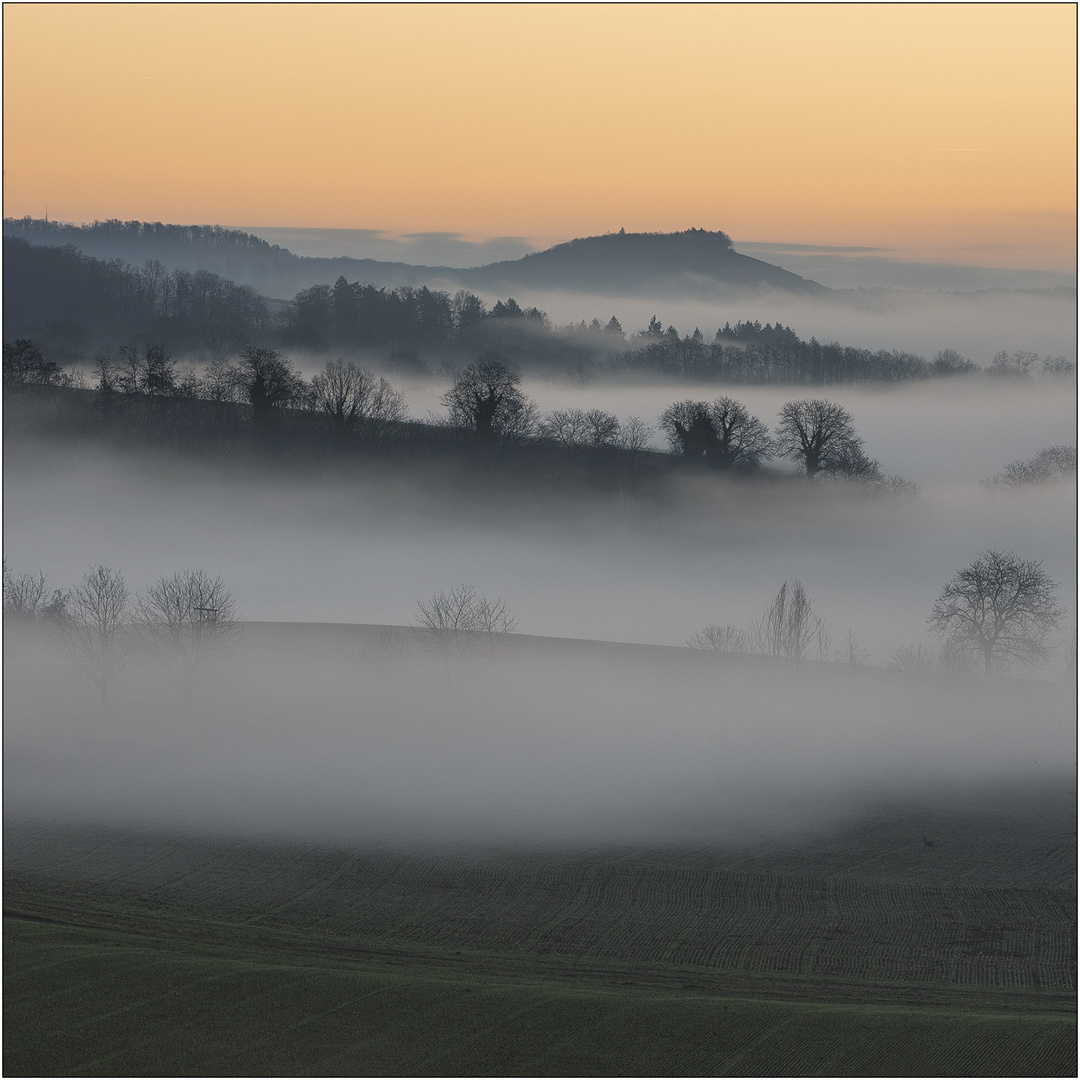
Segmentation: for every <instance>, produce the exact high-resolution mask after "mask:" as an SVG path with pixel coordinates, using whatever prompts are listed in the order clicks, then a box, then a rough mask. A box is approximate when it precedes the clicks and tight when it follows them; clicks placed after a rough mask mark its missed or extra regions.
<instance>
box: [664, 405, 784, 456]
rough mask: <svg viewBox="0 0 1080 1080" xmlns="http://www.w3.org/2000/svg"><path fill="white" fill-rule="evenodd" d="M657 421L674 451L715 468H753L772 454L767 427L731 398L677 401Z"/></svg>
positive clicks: (771, 444)
mask: <svg viewBox="0 0 1080 1080" xmlns="http://www.w3.org/2000/svg"><path fill="white" fill-rule="evenodd" d="M659 423H660V430H661V431H663V432H664V434H665V435H667V437H668V442H669V443H670V444H671V449H672V451H673V452H674V453H677V454H681V455H682V456H683V457H686V458H689V459H691V460H694V461H703V462H706V463H707V464H709V465H712V466H713V467H714V468H717V469H735V468H744V469H756V468H758V466H760V465H761V463H762V462H763V461H766V460H768V459H769V458H771V457H772V456H773V443H772V439H771V438H770V437H769V429H768V428H767V427H766V426H765V425H764V424H763V423H762V422H761V421H760V420H759V419H758V418H757V417H756V416H751V415H750V413H749V412H748V411H747V409H746V407H745V406H744V405H742V404H740V403H739V402H738V401H735V400H734V399H733V398H729V397H719V398H717V399H716V400H715V401H712V402H704V401H678V402H676V403H675V404H674V405H670V406H669V407H668V408H667V409H665V410H664V412H663V413H662V414H661V415H660V422H659Z"/></svg>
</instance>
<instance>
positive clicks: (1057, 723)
mask: <svg viewBox="0 0 1080 1080" xmlns="http://www.w3.org/2000/svg"><path fill="white" fill-rule="evenodd" d="M10 639H11V640H9V643H8V645H7V649H8V650H9V651H8V656H7V659H6V663H5V666H6V668H7V669H8V675H7V679H6V688H5V713H6V722H5V735H6V738H5V805H6V808H7V812H8V813H9V814H14V815H16V816H33V817H42V816H48V817H52V818H61V819H68V820H91V821H96V822H100V823H113V824H124V825H127V826H132V825H134V826H138V827H157V828H161V827H168V828H170V829H174V830H175V829H182V830H211V831H216V832H219V833H240V834H249V835H252V834H254V835H261V836H270V837H285V838H291V839H304V840H322V841H329V840H335V841H339V840H348V841H366V842H372V841H375V842H389V843H397V842H432V841H440V842H445V841H453V842H466V841H480V842H491V841H496V842H517V843H521V842H527V843H560V844H567V843H570V844H576V843H597V842H619V843H630V842H679V841H684V842H687V841H689V842H704V841H710V842H715V841H729V842H730V841H748V840H754V839H757V838H760V837H761V836H763V835H765V834H774V833H776V831H777V830H779V831H780V832H781V833H782V834H791V833H792V832H793V831H794V832H795V833H798V832H799V831H801V830H813V829H814V828H817V827H821V826H825V825H828V824H832V823H833V822H835V821H836V820H837V819H838V818H842V817H845V816H847V815H851V814H856V813H859V812H860V811H863V812H865V810H866V809H867V808H868V807H870V806H873V805H879V804H880V803H881V802H882V800H886V801H889V800H891V801H893V802H901V801H905V802H907V803H909V804H910V803H912V802H914V803H923V804H925V803H928V802H931V803H932V802H936V803H938V804H940V802H941V800H942V799H945V800H947V799H948V798H950V797H953V798H962V797H964V796H965V795H966V796H967V798H968V800H969V801H970V799H971V797H972V794H971V793H972V791H973V790H978V789H979V788H980V786H981V788H982V790H981V791H979V795H978V797H979V798H981V800H982V803H985V804H989V805H992V804H993V802H994V796H993V794H992V793H991V791H992V785H994V784H999V785H1000V784H1002V783H1003V782H1005V783H1006V784H1009V783H1011V784H1016V783H1017V782H1028V783H1030V782H1032V781H1033V780H1035V781H1037V782H1041V783H1042V785H1043V788H1044V789H1054V788H1055V787H1056V788H1060V789H1061V790H1062V791H1064V790H1066V789H1067V788H1068V786H1069V780H1070V776H1071V769H1072V761H1073V732H1072V724H1071V719H1070V701H1071V693H1070V691H1069V688H1067V687H1066V686H1064V685H1063V684H1046V683H1037V682H1030V681H1026V682H1025V681H1018V682H1010V683H998V684H993V685H992V684H988V683H986V682H985V681H984V680H977V679H974V680H973V679H958V680H951V681H950V680H941V679H936V678H932V677H930V678H928V677H926V676H911V675H908V674H904V673H899V672H891V671H882V670H880V669H869V668H863V667H858V666H849V667H842V666H837V665H828V666H822V665H815V664H808V663H803V664H802V665H799V666H792V665H790V664H787V663H785V662H783V661H777V660H766V659H764V658H743V659H733V658H726V659H725V658H722V657H716V656H708V655H705V654H700V653H693V652H690V651H689V650H662V649H647V648H642V647H636V648H635V647H623V648H617V647H612V646H598V645H582V644H580V643H579V644H576V645H573V644H569V643H560V642H550V641H544V640H537V639H529V638H524V637H517V638H513V637H512V638H510V639H509V640H507V641H504V642H502V644H501V645H498V646H497V651H496V652H495V653H494V655H492V654H491V653H490V652H489V651H488V648H487V645H486V644H480V643H477V642H476V641H474V640H471V639H470V640H469V641H468V642H467V643H465V644H464V645H463V644H462V642H461V641H460V640H455V641H451V642H449V643H448V644H447V643H445V642H444V643H443V646H442V647H440V644H439V643H438V642H437V641H435V640H433V639H432V638H431V636H430V635H429V636H428V637H426V638H425V637H421V636H418V635H415V634H410V633H408V632H407V631H403V630H401V629H400V628H399V629H396V630H395V629H393V628H365V629H363V630H360V629H357V628H353V627H327V626H303V627H301V626H282V625H280V624H277V625H266V624H251V625H249V626H248V627H247V629H246V631H245V634H244V636H243V637H242V638H241V639H240V641H239V642H237V643H235V644H234V645H233V646H232V648H231V649H230V650H229V651H228V652H224V651H223V652H221V653H219V654H217V655H215V656H213V657H212V658H211V659H210V660H209V661H208V662H207V663H206V665H205V666H204V667H203V669H202V670H200V671H199V673H198V676H197V681H196V683H195V687H194V693H193V697H192V698H191V700H189V701H188V702H187V704H186V705H185V704H184V703H183V702H182V701H181V699H180V698H179V697H178V695H177V693H176V691H175V689H174V688H172V687H171V686H170V685H169V684H168V683H166V682H165V681H164V680H163V679H161V678H160V676H159V675H158V673H157V671H156V670H155V669H154V668H152V667H150V666H149V665H148V663H147V662H146V661H145V660H142V661H140V660H137V659H134V658H133V659H132V660H131V661H130V662H129V664H128V665H127V667H126V668H125V669H124V671H123V674H122V676H121V678H120V679H118V680H117V682H116V684H115V686H114V688H113V690H112V700H111V701H110V702H109V705H108V708H107V709H103V708H102V705H101V704H100V702H99V701H98V700H96V699H95V698H94V696H93V695H90V694H88V693H87V687H86V685H85V684H84V683H82V682H81V680H80V678H79V676H78V673H77V671H76V670H75V669H74V668H73V666H72V664H71V662H70V659H69V658H68V657H67V656H66V655H65V653H64V652H63V650H62V649H61V648H60V647H59V646H58V645H57V644H56V643H55V642H53V641H48V640H42V639H41V637H40V635H32V634H25V633H24V634H19V633H14V634H11V635H10ZM474 650H475V651H474ZM1044 794H1045V790H1044Z"/></svg>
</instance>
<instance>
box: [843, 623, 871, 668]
mask: <svg viewBox="0 0 1080 1080" xmlns="http://www.w3.org/2000/svg"><path fill="white" fill-rule="evenodd" d="M869 658H870V654H869V653H868V652H867V651H866V650H865V649H861V648H859V642H858V640H857V639H856V637H855V633H854V631H853V630H851V629H849V630H848V632H847V639H846V640H845V642H844V647H843V648H842V649H837V650H836V662H837V663H838V664H863V663H865V662H866V661H867V660H868V659H869Z"/></svg>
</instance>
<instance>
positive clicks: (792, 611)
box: [754, 581, 829, 660]
mask: <svg viewBox="0 0 1080 1080" xmlns="http://www.w3.org/2000/svg"><path fill="white" fill-rule="evenodd" d="M754 640H755V644H756V646H757V650H758V651H759V652H762V653H764V654H765V655H767V656H786V657H789V658H790V659H792V660H802V659H804V658H805V657H806V656H808V655H809V654H810V652H811V651H814V652H815V654H816V656H817V658H818V659H819V660H820V659H823V658H824V657H825V656H826V655H827V654H828V649H829V630H828V625H827V624H826V623H825V622H824V620H822V619H821V618H819V617H818V616H817V615H816V614H815V613H814V602H813V601H812V600H811V599H810V598H809V597H808V596H807V595H806V590H805V589H804V588H803V586H802V583H801V582H799V581H795V582H793V583H792V585H791V588H790V589H789V588H788V583H787V582H786V581H785V582H784V584H783V585H781V586H780V590H779V592H777V594H776V596H775V597H774V598H773V602H772V603H771V604H770V605H769V610H768V611H766V612H765V614H764V615H763V616H762V617H761V620H760V621H759V622H758V624H757V627H756V628H755V633H754Z"/></svg>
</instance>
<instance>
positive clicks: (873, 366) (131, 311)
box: [4, 226, 1073, 386]
mask: <svg viewBox="0 0 1080 1080" xmlns="http://www.w3.org/2000/svg"><path fill="white" fill-rule="evenodd" d="M162 228H169V229H188V231H189V232H190V228H189V227H181V226H168V227H165V226H163V227H162ZM191 228H194V227H191ZM219 232H220V233H221V234H222V236H223V237H225V238H232V237H233V233H232V231H230V230H219ZM211 233H212V235H214V236H216V235H217V232H214V231H213V230H211ZM240 235H245V234H240ZM251 240H252V241H253V242H257V243H258V244H264V242H263V241H256V238H251ZM222 242H223V243H224V242H225V240H224V239H223V240H222ZM229 242H231V239H230V241H229ZM266 246H267V247H269V245H266ZM274 250H277V251H283V249H274ZM284 254H286V255H287V254H289V253H287V252H285V253H284ZM4 264H5V270H6V271H7V273H6V274H5V280H4V320H5V340H6V341H8V342H11V341H13V340H16V339H19V338H29V339H33V340H34V341H35V342H36V343H37V345H38V347H39V348H40V349H41V350H42V351H43V352H44V353H45V355H46V356H47V357H48V358H49V359H53V360H56V361H58V362H65V363H67V362H71V361H75V362H81V363H86V364H88V363H91V362H92V361H94V360H96V359H97V358H99V357H102V356H104V357H113V358H115V357H116V355H117V351H118V350H119V348H120V347H121V346H133V345H136V344H138V345H141V344H144V343H147V342H152V343H155V344H157V345H160V346H162V347H165V348H167V349H169V350H170V351H171V352H174V353H179V354H191V355H193V356H196V357H198V358H201V359H204V360H223V359H225V358H227V357H229V356H233V355H235V354H237V353H238V352H239V351H241V350H242V349H243V348H245V347H249V346H252V345H259V346H265V347H292V348H302V349H304V350H307V351H313V352H320V351H332V352H335V353H337V354H339V355H340V354H371V353H375V354H377V355H378V356H379V358H380V362H382V363H384V364H389V365H390V366H397V367H400V368H406V369H410V370H413V371H422V370H424V369H425V368H428V369H430V368H431V367H433V366H439V365H440V364H441V365H447V364H449V366H451V367H454V366H456V367H460V366H462V365H463V364H464V363H467V362H468V361H469V360H471V359H472V358H474V357H475V356H476V355H478V354H479V353H481V352H483V351H484V350H486V349H497V350H499V351H500V352H501V353H502V354H504V355H505V356H507V357H508V358H510V359H511V360H513V361H514V362H515V363H517V364H519V365H521V366H522V367H524V368H526V369H536V370H542V371H547V372H564V373H570V374H577V375H590V374H591V375H596V374H604V373H608V374H618V373H620V372H627V371H640V372H645V373H657V374H662V375H663V376H665V377H669V378H684V379H691V380H698V381H700V380H706V381H710V380H711V381H715V382H717V383H735V384H774V385H781V384H792V385H807V386H829V385H840V384H845V383H846V384H851V383H870V382H900V381H905V380H909V379H924V378H934V377H940V376H954V375H965V374H972V373H975V372H977V371H978V370H980V369H979V368H978V366H977V365H975V364H974V363H972V362H971V361H970V360H967V359H966V358H964V357H962V356H960V355H959V354H958V353H956V352H955V351H953V350H948V349H946V350H942V351H941V352H939V353H938V354H937V356H936V357H934V358H933V359H932V360H927V359H926V358H924V357H921V356H917V355H915V354H912V353H909V352H906V351H903V350H884V349H883V350H870V349H865V348H858V347H855V346H850V345H842V344H840V343H839V342H829V343H822V342H819V341H817V340H816V339H815V338H811V339H810V340H809V341H807V340H804V339H803V338H801V337H800V336H799V335H798V334H797V333H796V332H795V331H794V330H793V329H792V328H791V327H787V326H783V325H781V324H780V323H779V322H776V323H775V324H773V323H766V324H765V325H764V326H762V325H761V323H760V322H757V321H753V322H750V321H743V322H738V323H736V324H735V325H734V326H732V325H730V324H725V325H724V326H723V327H720V328H719V329H717V330H716V332H715V334H714V335H713V336H712V337H711V338H710V337H706V335H705V334H704V333H703V332H702V331H701V329H700V328H697V327H695V328H694V330H693V332H692V333H688V334H686V333H680V332H679V330H678V329H677V328H676V327H675V326H673V325H668V326H667V327H665V326H664V324H663V322H662V321H661V320H660V319H659V318H658V317H656V316H653V318H652V320H651V321H650V323H649V325H648V326H647V327H644V328H642V329H641V330H639V331H637V332H633V333H630V334H628V333H627V332H626V330H624V328H623V327H622V325H621V324H620V323H619V321H618V319H616V318H615V317H614V316H610V317H609V318H607V319H606V320H604V321H602V320H601V319H600V318H594V319H593V320H592V321H591V322H586V321H584V320H582V321H581V322H579V323H577V324H570V325H564V326H558V325H555V324H554V323H553V322H552V321H551V320H550V319H549V318H548V316H547V315H546V314H545V313H544V312H543V311H541V310H540V309H538V308H536V307H530V306H528V305H527V304H525V303H519V302H518V301H517V300H516V299H515V298H514V297H507V298H506V299H505V300H498V301H497V302H496V303H495V304H494V305H492V306H490V307H489V306H488V305H487V304H486V303H485V302H484V301H483V300H482V299H481V298H480V297H479V296H477V295H476V294H474V293H472V292H469V291H467V290H464V289H461V290H458V291H457V292H455V293H453V294H451V293H449V292H447V291H444V290H439V289H432V288H429V287H427V286H426V285H421V286H412V285H403V286H400V287H398V288H393V289H391V288H386V287H376V286H374V285H372V284H368V283H364V282H362V281H349V280H347V279H346V278H345V277H344V276H342V277H339V278H338V280H337V281H336V282H335V283H334V284H333V285H314V286H311V287H309V288H306V289H302V290H301V291H299V292H298V293H297V294H296V295H295V296H294V297H293V299H292V300H290V301H288V302H282V301H275V300H269V299H267V298H266V297H263V296H260V295H258V294H257V293H256V292H255V290H254V289H252V288H251V287H250V286H247V285H238V284H236V283H235V282H234V281H232V280H229V279H228V278H225V277H223V276H221V275H219V274H215V273H212V272H210V271H208V270H196V271H190V270H183V269H174V270H169V269H167V268H166V267H165V266H164V265H163V264H162V263H160V262H159V261H157V260H149V261H147V262H146V263H145V265H143V266H142V267H141V268H138V267H135V266H133V265H131V264H130V263H127V262H124V261H123V260H121V259H118V258H116V259H110V260H101V259H95V258H93V257H91V256H89V255H86V254H84V253H83V252H81V251H79V250H78V249H76V248H75V247H73V246H71V245H69V246H66V247H51V246H44V245H40V244H31V243H30V242H28V241H26V240H23V239H19V238H17V237H5V238H4ZM989 370H990V371H991V372H992V373H994V374H999V375H1023V374H1028V373H1038V372H1042V373H1043V374H1048V375H1059V374H1065V373H1068V372H1069V371H1071V370H1073V365H1072V364H1071V362H1069V361H1068V360H1066V359H1065V358H1064V357H1052V356H1046V357H1040V356H1038V355H1036V354H1034V353H1028V352H1023V353H1016V354H1014V355H1013V356H1008V355H1006V354H1004V353H1002V354H999V355H998V356H997V357H995V360H994V364H993V365H992V366H991V368H990V369H989Z"/></svg>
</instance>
